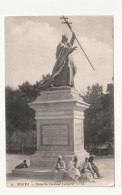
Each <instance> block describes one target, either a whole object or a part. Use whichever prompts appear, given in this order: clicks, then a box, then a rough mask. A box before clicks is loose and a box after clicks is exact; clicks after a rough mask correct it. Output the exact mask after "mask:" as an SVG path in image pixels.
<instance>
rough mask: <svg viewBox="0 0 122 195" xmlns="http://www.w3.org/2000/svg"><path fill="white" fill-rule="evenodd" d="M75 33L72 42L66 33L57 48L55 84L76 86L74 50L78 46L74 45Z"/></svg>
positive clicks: (54, 72) (53, 76)
mask: <svg viewBox="0 0 122 195" xmlns="http://www.w3.org/2000/svg"><path fill="white" fill-rule="evenodd" d="M74 41H75V34H74V33H72V37H71V40H70V42H68V37H67V35H66V34H64V35H62V40H61V42H60V43H59V44H58V46H57V49H56V62H55V65H54V68H53V71H52V78H53V81H52V85H53V86H71V87H72V86H74V76H75V73H76V66H75V64H74V61H73V57H72V52H73V51H74V50H75V49H76V48H77V47H73V44H74Z"/></svg>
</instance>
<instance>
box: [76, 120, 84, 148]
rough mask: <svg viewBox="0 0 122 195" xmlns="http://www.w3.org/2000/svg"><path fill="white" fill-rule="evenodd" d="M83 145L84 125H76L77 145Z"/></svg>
mask: <svg viewBox="0 0 122 195" xmlns="http://www.w3.org/2000/svg"><path fill="white" fill-rule="evenodd" d="M81 144H83V132H82V124H75V145H81Z"/></svg>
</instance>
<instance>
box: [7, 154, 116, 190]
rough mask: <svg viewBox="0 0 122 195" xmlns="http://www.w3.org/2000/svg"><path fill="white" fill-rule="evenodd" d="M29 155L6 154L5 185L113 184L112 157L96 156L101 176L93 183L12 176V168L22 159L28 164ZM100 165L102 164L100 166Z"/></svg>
mask: <svg viewBox="0 0 122 195" xmlns="http://www.w3.org/2000/svg"><path fill="white" fill-rule="evenodd" d="M30 157H31V155H16V154H7V155H6V173H7V177H6V185H7V187H29V186H31V187H32V186H33V187H35V186H36V187H42V186H46V187H47V186H49V187H51V186H114V158H113V157H111V156H108V157H96V164H97V165H98V167H101V168H100V170H101V173H102V175H103V178H101V179H95V180H94V181H95V182H93V183H88V182H86V181H85V182H84V181H79V182H78V183H77V184H76V183H74V181H72V180H71V179H65V180H64V181H63V182H62V183H55V182H54V181H53V180H51V179H46V178H41V179H40V178H22V177H13V176H12V174H11V173H12V169H14V168H15V166H16V165H17V164H19V163H20V162H22V161H23V160H24V159H26V160H27V164H28V165H29V164H30ZM101 165H102V166H101Z"/></svg>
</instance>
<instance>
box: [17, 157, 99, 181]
mask: <svg viewBox="0 0 122 195" xmlns="http://www.w3.org/2000/svg"><path fill="white" fill-rule="evenodd" d="M94 159H95V155H93V154H91V155H90V157H89V158H87V157H86V158H85V161H84V162H83V163H82V162H79V160H78V156H77V155H74V156H73V157H72V160H71V161H70V162H69V163H68V167H67V171H68V175H69V177H70V178H72V179H73V180H74V181H75V182H78V181H79V180H80V179H83V178H86V179H87V181H88V182H94V178H95V176H97V178H99V179H100V178H102V176H101V174H100V172H99V169H98V167H97V165H96V164H95V162H94ZM21 168H28V165H27V162H26V160H24V161H23V162H22V163H20V164H19V165H17V166H16V167H15V169H21ZM65 171H66V165H65V162H64V160H63V158H62V156H61V155H60V156H58V159H57V161H56V164H55V178H54V180H55V181H56V182H61V181H62V180H63V177H64V173H65Z"/></svg>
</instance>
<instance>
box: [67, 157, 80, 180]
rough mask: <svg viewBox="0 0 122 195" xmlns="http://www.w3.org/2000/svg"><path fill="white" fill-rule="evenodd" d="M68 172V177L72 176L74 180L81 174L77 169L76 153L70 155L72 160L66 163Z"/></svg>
mask: <svg viewBox="0 0 122 195" xmlns="http://www.w3.org/2000/svg"><path fill="white" fill-rule="evenodd" d="M68 174H69V177H70V178H72V179H73V180H74V181H76V182H77V181H78V179H79V177H80V176H81V174H80V171H79V162H78V157H77V155H74V156H73V157H72V160H71V161H70V162H69V164H68Z"/></svg>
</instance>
